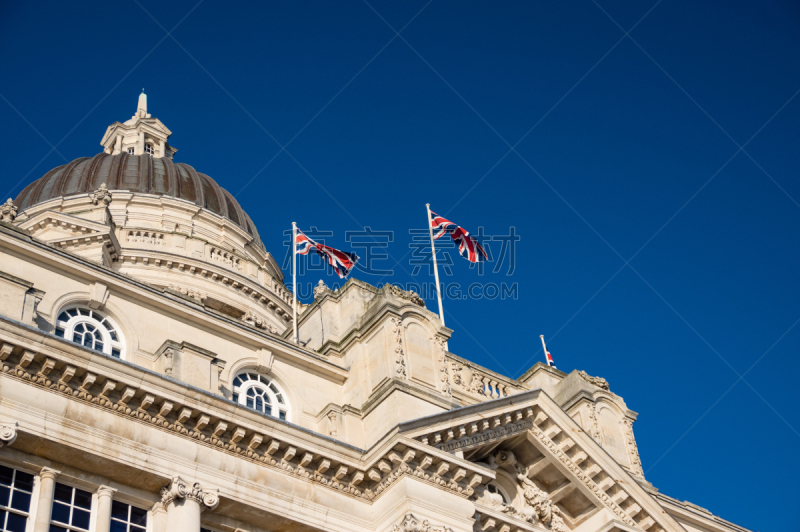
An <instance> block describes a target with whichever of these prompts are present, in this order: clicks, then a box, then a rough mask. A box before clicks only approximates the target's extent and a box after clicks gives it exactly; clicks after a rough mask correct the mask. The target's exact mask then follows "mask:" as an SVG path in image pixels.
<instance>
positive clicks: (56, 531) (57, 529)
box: [50, 525, 69, 532]
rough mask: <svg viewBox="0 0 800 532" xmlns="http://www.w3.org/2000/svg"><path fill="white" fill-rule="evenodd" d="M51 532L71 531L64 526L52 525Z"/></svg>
mask: <svg viewBox="0 0 800 532" xmlns="http://www.w3.org/2000/svg"><path fill="white" fill-rule="evenodd" d="M50 532H69V530H67V529H66V528H64V527H63V526H56V525H50Z"/></svg>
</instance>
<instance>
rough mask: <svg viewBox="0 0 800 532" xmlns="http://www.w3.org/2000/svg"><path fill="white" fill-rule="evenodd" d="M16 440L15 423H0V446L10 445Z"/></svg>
mask: <svg viewBox="0 0 800 532" xmlns="http://www.w3.org/2000/svg"><path fill="white" fill-rule="evenodd" d="M16 440H17V423H16V422H14V423H5V424H3V425H0V447H2V446H3V445H11V444H12V443H14V442H15V441H16Z"/></svg>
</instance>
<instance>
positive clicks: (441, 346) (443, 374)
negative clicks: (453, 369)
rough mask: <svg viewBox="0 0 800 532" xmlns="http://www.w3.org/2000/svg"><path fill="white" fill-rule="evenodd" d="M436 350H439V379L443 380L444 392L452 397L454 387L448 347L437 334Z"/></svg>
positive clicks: (434, 340)
mask: <svg viewBox="0 0 800 532" xmlns="http://www.w3.org/2000/svg"><path fill="white" fill-rule="evenodd" d="M433 343H434V344H435V345H436V350H437V351H438V352H439V380H441V381H442V393H443V394H445V395H448V396H450V397H452V396H453V388H452V386H450V363H449V362H448V361H447V349H445V343H446V342H445V341H444V340H443V339H442V338H439V337H438V336H436V337H435V338H434V339H433Z"/></svg>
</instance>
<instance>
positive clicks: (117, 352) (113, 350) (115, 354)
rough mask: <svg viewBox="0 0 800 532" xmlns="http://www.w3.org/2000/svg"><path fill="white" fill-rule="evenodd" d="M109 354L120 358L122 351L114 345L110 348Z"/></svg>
mask: <svg viewBox="0 0 800 532" xmlns="http://www.w3.org/2000/svg"><path fill="white" fill-rule="evenodd" d="M111 356H112V357H114V358H122V353H120V351H119V349H117V348H116V347H114V348H113V349H111Z"/></svg>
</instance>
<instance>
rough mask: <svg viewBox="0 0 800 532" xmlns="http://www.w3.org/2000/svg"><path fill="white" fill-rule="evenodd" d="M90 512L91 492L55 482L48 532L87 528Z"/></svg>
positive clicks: (64, 531)
mask: <svg viewBox="0 0 800 532" xmlns="http://www.w3.org/2000/svg"><path fill="white" fill-rule="evenodd" d="M91 512H92V494H91V493H89V492H88V491H83V490H79V489H78V488H72V487H70V486H65V485H64V484H59V483H56V490H55V495H54V496H53V514H52V516H51V517H50V523H51V524H50V532H67V531H84V530H89V518H90V517H91V515H92V514H91Z"/></svg>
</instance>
